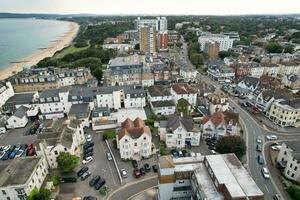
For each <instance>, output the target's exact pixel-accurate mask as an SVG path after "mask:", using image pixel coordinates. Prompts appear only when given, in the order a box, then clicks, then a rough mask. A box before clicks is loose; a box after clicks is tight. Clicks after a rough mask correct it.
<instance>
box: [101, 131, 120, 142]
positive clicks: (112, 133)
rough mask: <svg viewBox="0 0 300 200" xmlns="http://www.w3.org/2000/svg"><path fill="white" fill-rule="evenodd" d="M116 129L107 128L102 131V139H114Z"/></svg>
mask: <svg viewBox="0 0 300 200" xmlns="http://www.w3.org/2000/svg"><path fill="white" fill-rule="evenodd" d="M116 134H117V133H116V131H115V130H107V131H104V133H103V140H104V139H114V138H116Z"/></svg>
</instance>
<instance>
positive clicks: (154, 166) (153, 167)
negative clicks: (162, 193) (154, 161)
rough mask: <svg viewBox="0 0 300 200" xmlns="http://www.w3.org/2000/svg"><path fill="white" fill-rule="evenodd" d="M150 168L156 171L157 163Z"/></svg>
mask: <svg viewBox="0 0 300 200" xmlns="http://www.w3.org/2000/svg"><path fill="white" fill-rule="evenodd" d="M152 169H153V171H154V172H155V173H156V172H157V171H158V166H157V165H152Z"/></svg>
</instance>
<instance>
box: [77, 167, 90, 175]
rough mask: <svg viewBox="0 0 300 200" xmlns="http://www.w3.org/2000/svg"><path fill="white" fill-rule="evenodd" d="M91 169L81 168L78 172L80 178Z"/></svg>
mask: <svg viewBox="0 0 300 200" xmlns="http://www.w3.org/2000/svg"><path fill="white" fill-rule="evenodd" d="M88 170H89V168H88V167H83V168H81V169H80V170H79V171H78V172H77V176H78V177H80V176H82V174H84V173H85V172H86V171H88Z"/></svg>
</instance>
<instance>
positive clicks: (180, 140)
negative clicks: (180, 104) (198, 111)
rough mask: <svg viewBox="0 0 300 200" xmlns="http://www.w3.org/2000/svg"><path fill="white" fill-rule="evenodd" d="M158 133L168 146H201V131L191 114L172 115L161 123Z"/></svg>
mask: <svg viewBox="0 0 300 200" xmlns="http://www.w3.org/2000/svg"><path fill="white" fill-rule="evenodd" d="M158 135H159V137H160V140H163V141H165V143H166V146H167V147H168V148H184V147H185V146H186V145H187V146H188V147H190V146H199V142H200V137H201V132H200V127H199V124H195V123H194V121H193V118H192V117H191V116H188V115H187V116H179V115H172V116H171V117H169V119H168V121H161V122H160V123H159V128H158Z"/></svg>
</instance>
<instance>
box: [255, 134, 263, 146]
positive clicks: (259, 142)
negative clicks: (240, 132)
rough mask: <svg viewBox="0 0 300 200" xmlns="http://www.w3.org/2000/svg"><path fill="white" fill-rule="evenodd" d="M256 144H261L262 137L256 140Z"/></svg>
mask: <svg viewBox="0 0 300 200" xmlns="http://www.w3.org/2000/svg"><path fill="white" fill-rule="evenodd" d="M256 142H257V143H258V144H261V142H262V140H261V137H260V136H258V137H257V138H256Z"/></svg>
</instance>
